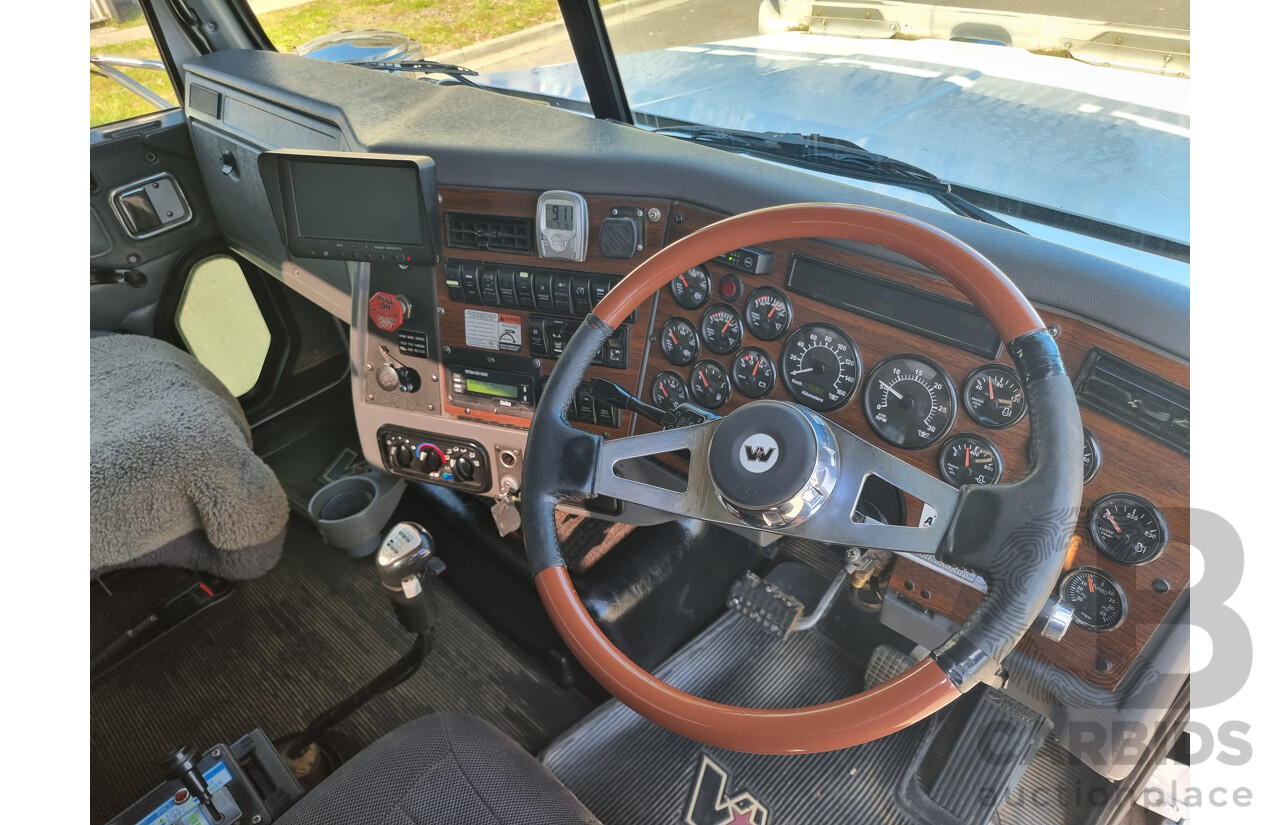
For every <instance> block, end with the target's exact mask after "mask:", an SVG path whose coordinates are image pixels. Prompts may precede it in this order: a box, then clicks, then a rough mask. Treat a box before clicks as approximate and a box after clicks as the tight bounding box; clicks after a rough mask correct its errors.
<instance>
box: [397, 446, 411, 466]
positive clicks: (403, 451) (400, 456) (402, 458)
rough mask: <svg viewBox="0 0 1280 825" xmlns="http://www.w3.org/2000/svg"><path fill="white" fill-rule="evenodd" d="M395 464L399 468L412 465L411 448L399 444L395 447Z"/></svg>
mask: <svg viewBox="0 0 1280 825" xmlns="http://www.w3.org/2000/svg"><path fill="white" fill-rule="evenodd" d="M395 459H396V464H398V465H400V466H401V467H409V466H411V465H412V464H413V448H412V447H410V446H409V445H408V444H401V445H400V446H399V447H396V452H395Z"/></svg>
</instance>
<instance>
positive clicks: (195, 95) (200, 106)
mask: <svg viewBox="0 0 1280 825" xmlns="http://www.w3.org/2000/svg"><path fill="white" fill-rule="evenodd" d="M187 102H188V103H190V104H191V108H192V109H195V110H196V111H197V112H204V113H205V114H206V115H209V116H210V117H220V116H221V111H220V110H221V108H222V95H220V94H218V93H217V92H215V91H214V90H213V89H210V88H208V87H205V86H201V85H199V84H196V83H192V84H191V88H190V92H189V93H188V95H187Z"/></svg>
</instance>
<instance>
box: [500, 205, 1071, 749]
mask: <svg viewBox="0 0 1280 825" xmlns="http://www.w3.org/2000/svg"><path fill="white" fill-rule="evenodd" d="M792 238H836V239H844V240H850V241H861V242H864V243H871V244H874V245H877V246H880V247H882V248H884V249H888V250H890V251H892V252H896V253H899V254H902V255H905V256H907V257H909V258H911V259H913V260H915V261H917V262H919V263H921V264H923V265H925V266H926V267H928V268H929V269H931V270H932V271H933V272H935V273H937V274H938V275H941V276H942V277H943V278H945V279H946V280H948V281H950V282H951V283H952V284H954V285H955V286H956V287H957V288H959V289H960V291H961V292H963V293H964V294H965V296H966V297H968V298H969V300H970V301H972V302H973V303H974V304H975V305H976V306H977V307H978V308H979V309H980V310H981V311H982V312H983V314H984V315H985V316H986V317H987V319H988V320H989V321H990V322H991V324H992V325H993V326H994V327H995V329H996V331H997V332H998V333H999V335H1000V338H1001V340H1003V341H1004V342H1005V344H1006V345H1007V346H1008V348H1009V353H1010V355H1011V357H1012V359H1013V362H1014V364H1015V366H1016V368H1017V370H1018V374H1019V375H1020V377H1021V378H1022V382H1023V385H1024V387H1025V388H1026V397H1027V406H1028V409H1029V415H1030V421H1031V453H1030V464H1031V466H1030V468H1029V469H1028V471H1027V473H1026V474H1025V475H1024V476H1023V477H1022V479H1020V480H1019V481H1018V482H1016V483H1013V484H1002V485H991V486H966V487H962V488H960V489H959V490H956V489H955V488H952V487H951V486H950V485H948V484H946V483H944V482H942V481H940V480H938V479H936V478H934V477H933V476H931V475H930V474H928V473H925V472H923V471H921V470H918V469H916V468H915V467H913V466H912V465H910V464H908V463H906V462H904V461H902V460H901V459H899V458H897V457H895V456H893V455H892V454H890V453H888V452H886V451H885V450H882V449H881V448H879V447H877V446H875V445H873V444H871V443H870V442H868V441H865V440H863V439H862V438H859V437H858V436H856V435H854V434H853V433H851V432H849V431H847V430H845V429H843V428H841V427H839V426H837V425H836V424H834V423H832V422H830V421H828V420H826V419H825V418H824V417H823V416H821V415H818V414H817V413H815V412H813V411H812V410H809V409H807V408H805V407H802V406H799V405H797V404H792V403H788V402H781V401H771V400H762V401H755V402H752V403H748V404H744V405H743V406H742V407H740V408H738V409H736V410H734V411H733V412H732V413H730V414H729V415H727V416H725V417H724V418H718V419H712V420H710V421H707V422H706V423H702V424H695V425H692V426H687V427H681V428H677V429H671V430H665V431H662V432H657V433H650V434H645V435H636V436H630V437H624V438H615V439H610V440H607V441H606V440H604V439H603V438H601V437H600V436H597V435H593V434H590V433H586V432H583V431H581V430H577V429H574V428H573V427H571V426H570V425H569V423H568V420H567V418H566V415H565V414H566V411H567V409H568V408H569V405H570V404H572V403H573V400H574V395H575V391H576V389H577V388H578V385H579V383H580V382H581V381H582V377H583V375H584V373H585V371H586V369H587V367H588V365H589V364H590V363H591V359H592V356H593V355H594V353H595V352H596V350H597V349H599V348H600V346H601V345H602V344H604V342H605V341H606V339H607V338H608V337H609V336H610V335H611V334H612V333H613V330H614V329H615V328H616V327H617V325H618V324H620V323H621V322H622V321H623V320H624V319H625V318H626V317H627V316H628V315H629V314H630V313H631V312H632V311H633V310H635V309H636V308H637V307H638V306H639V305H640V304H641V303H642V302H643V301H644V300H646V299H648V298H649V297H650V296H651V295H652V294H653V293H654V292H655V291H657V290H658V289H660V288H662V287H663V286H665V285H666V284H667V283H668V282H669V281H670V280H671V278H672V277H673V275H672V273H678V272H683V271H684V270H686V269H689V268H690V267H693V266H696V265H698V264H701V263H702V262H704V261H708V260H711V259H712V258H714V257H715V256H716V255H719V254H722V253H723V252H724V251H725V250H729V249H737V248H739V247H743V246H752V245H758V244H764V243H769V242H773V241H782V240H789V239H792ZM763 445H773V446H775V450H776V452H775V453H772V454H769V459H772V460H765V461H763V462H762V461H760V460H759V459H760V457H761V456H762V455H763V453H762V452H761V451H760V450H759V448H760V447H761V446H763ZM681 449H685V450H688V451H689V472H688V487H687V489H685V490H684V491H682V492H681V491H674V490H669V489H665V488H660V487H655V486H650V485H647V484H644V483H641V482H638V481H634V480H629V479H626V478H623V477H622V476H620V475H619V474H618V473H617V472H615V469H614V467H615V464H617V462H619V461H621V460H623V459H628V458H636V457H640V456H654V455H658V454H662V453H667V452H671V451H674V450H681ZM1083 449H1084V446H1083V438H1082V435H1081V429H1080V412H1079V409H1078V407H1077V406H1076V401H1075V394H1074V392H1073V389H1072V385H1071V382H1070V380H1069V379H1068V377H1067V375H1066V371H1065V369H1064V367H1063V364H1062V358H1061V356H1060V354H1059V353H1058V347H1057V345H1056V344H1055V343H1054V341H1053V338H1052V336H1050V334H1049V333H1048V332H1047V331H1046V330H1045V328H1044V324H1043V322H1042V321H1041V320H1040V317H1039V315H1038V314H1037V313H1036V311H1035V310H1034V309H1033V308H1032V307H1031V304H1030V303H1028V301H1027V299H1026V298H1025V297H1024V296H1023V295H1022V293H1021V292H1019V291H1018V288H1017V287H1015V286H1014V285H1013V283H1012V282H1010V281H1009V279H1008V278H1006V277H1005V276H1004V275H1003V274H1002V273H1001V272H1000V271H999V270H998V269H997V268H996V267H995V266H994V265H993V264H992V263H991V262H990V261H988V260H987V259H986V258H984V257H982V255H980V254H978V253H977V252H976V251H975V250H973V249H972V248H970V247H969V246H967V245H965V244H964V243H962V242H961V241H959V240H957V239H956V238H954V237H952V236H950V235H948V234H946V233H944V232H942V231H941V230H938V229H935V228H934V227H931V226H929V225H928V224H924V223H921V222H919V221H916V220H913V219H911V218H907V217H903V216H900V215H896V214H894V213H891V212H886V211H882V210H878V209H870V208H864V207H855V206H848V205H841V204H795V205H789V206H778V207H771V208H768V209H761V210H758V211H755V212H748V213H745V214H742V215H737V216H735V217H731V218H727V219H725V220H723V221H720V222H719V223H716V224H714V225H712V226H708V227H706V228H704V229H702V230H699V231H697V232H695V233H693V234H691V235H689V236H687V237H685V238H683V239H681V240H680V241H678V242H676V243H673V244H671V245H670V246H668V247H666V248H665V249H663V250H661V251H660V252H658V253H657V254H655V255H653V256H652V257H651V258H649V259H648V260H647V261H645V262H644V263H642V264H640V265H639V266H638V267H636V268H635V270H633V271H632V272H631V274H629V275H628V276H627V277H626V278H625V279H624V280H623V281H622V282H621V283H620V284H619V285H618V286H616V287H615V288H614V289H613V290H612V291H611V292H610V293H609V294H608V295H607V296H606V297H605V299H604V300H602V301H601V302H600V303H599V305H597V307H596V309H595V313H594V314H592V315H589V316H587V318H586V321H585V322H584V323H583V324H581V325H580V326H579V327H578V330H577V332H576V333H575V334H574V336H573V338H572V339H571V340H570V342H569V344H568V345H567V346H566V347H565V350H564V354H563V355H562V356H561V357H560V360H559V361H558V362H557V364H556V366H555V369H554V370H553V371H552V373H551V376H550V378H549V380H548V382H547V385H546V387H545V389H544V391H543V394H542V399H541V401H540V403H539V404H538V407H537V410H536V412H535V414H534V417H533V423H532V425H531V427H530V429H529V437H528V446H527V449H526V456H525V463H524V466H525V475H524V489H523V491H522V493H521V501H522V508H521V509H522V511H523V512H522V516H523V521H524V525H525V544H526V548H527V552H528V555H529V560H530V563H531V567H532V569H533V573H534V578H535V583H536V585H537V589H538V593H539V595H540V596H541V598H542V602H543V604H544V605H545V607H546V609H547V611H548V613H549V614H550V616H551V619H552V621H553V623H554V624H555V626H556V629H557V630H558V631H559V633H560V635H561V636H562V637H563V638H564V640H565V642H566V643H567V644H568V646H569V648H570V649H571V650H572V651H573V653H574V655H575V656H577V658H578V660H579V661H580V662H581V663H582V664H583V666H584V667H586V669H587V670H588V671H589V672H590V673H591V674H592V675H593V676H594V677H595V678H596V679H597V680H599V682H600V683H601V684H602V685H604V687H605V688H606V689H608V690H609V691H610V693H612V694H613V695H614V696H615V697H617V698H618V699H619V700H621V701H622V702H623V703H624V704H626V705H627V706H629V707H630V708H632V709H633V710H635V711H636V712H637V713H639V714H641V715H642V716H645V717H647V718H648V719H650V720H652V721H653V722H656V723H657V724H659V725H662V726H663V727H665V728H668V729H669V730H672V731H674V732H676V733H679V734H681V735H683V736H686V737H688V738H690V739H694V740H696V741H699V742H702V743H704V744H707V745H712V746H715V747H723V748H729V749H733V750H739V751H748V752H752V753H770V754H783V753H808V752H816V751H828V750H837V749H841V748H848V747H853V746H854V745H860V744H863V743H865V742H869V741H871V740H873V739H878V738H880V737H882V736H886V735H888V734H890V733H893V732H894V731H897V730H900V729H902V728H904V727H907V726H908V725H911V724H913V723H914V722H917V721H919V720H920V719H923V718H925V717H926V716H928V715H930V714H932V713H934V712H935V711H937V710H939V709H940V708H942V707H944V706H946V705H947V704H948V703H950V702H952V701H954V700H955V699H956V698H958V697H959V696H960V695H961V694H962V693H963V692H965V691H966V690H969V689H970V688H972V687H974V686H975V685H977V684H978V683H980V682H982V681H984V680H990V679H994V678H996V677H997V676H998V675H999V672H1000V662H1001V660H1003V659H1004V657H1005V656H1006V655H1007V654H1008V653H1009V652H1010V651H1011V650H1012V649H1013V647H1014V645H1016V644H1017V643H1018V640H1019V639H1021V638H1022V636H1023V634H1024V633H1026V632H1027V630H1028V629H1029V628H1030V627H1031V625H1032V623H1033V622H1034V621H1035V619H1036V617H1037V615H1038V614H1039V612H1040V610H1041V608H1042V607H1043V606H1044V604H1045V602H1046V600H1047V599H1048V597H1049V596H1050V594H1051V593H1052V592H1053V587H1054V584H1055V582H1056V580H1057V577H1058V574H1059V573H1060V572H1061V570H1062V567H1063V563H1064V560H1065V557H1066V554H1067V548H1068V544H1069V541H1070V538H1071V535H1072V531H1073V528H1074V525H1075V523H1076V517H1077V512H1078V508H1079V504H1080V496H1081V488H1082V484H1083V482H1082V474H1083V468H1082V462H1081V460H1080V456H1081V454H1082V451H1083ZM753 457H754V458H755V460H754V461H753V460H751V459H752V458H753ZM761 465H767V466H764V468H763V469H762V466H761ZM869 475H876V476H879V477H880V478H882V479H883V480H885V481H887V482H888V483H889V484H891V485H893V486H895V487H897V488H899V489H901V490H902V491H903V492H905V493H907V494H909V495H911V496H914V497H915V498H917V499H920V500H921V501H924V502H926V503H927V504H929V505H930V506H932V507H933V509H934V510H935V511H936V512H937V517H936V518H935V519H934V521H933V523H932V525H929V526H920V527H907V526H898V525H886V524H878V523H874V522H866V521H863V522H855V521H854V520H853V513H854V505H855V504H856V502H857V499H858V494H859V492H860V490H861V488H862V485H863V483H864V481H865V479H866V478H867V476H869ZM594 496H611V497H613V498H616V499H620V500H622V501H627V502H631V503H634V504H639V505H644V506H646V507H650V508H654V509H657V510H662V511H665V512H667V513H670V514H673V515H677V516H684V517H692V518H696V519H702V520H705V521H711V522H715V523H719V524H728V525H738V526H742V525H746V526H749V527H752V528H755V529H760V530H765V531H768V532H771V533H775V534H779V535H784V536H785V535H793V536H801V537H804V538H808V539H816V540H818V541H823V542H829V543H832V544H838V545H845V546H856V547H868V548H881V549H886V550H894V551H899V552H907V553H920V554H929V555H933V556H935V557H937V558H938V559H940V560H942V561H945V562H947V563H949V564H953V565H957V566H959V567H965V568H969V569H971V570H975V571H977V572H978V573H980V574H982V575H983V576H984V577H985V579H986V581H987V595H986V597H985V598H984V600H983V601H982V603H981V604H980V605H979V606H978V608H977V609H976V610H974V612H973V613H972V615H971V616H970V617H969V619H968V621H967V622H966V623H965V624H964V625H963V626H962V627H961V628H960V629H959V630H958V631H956V633H955V634H954V635H953V636H951V638H949V639H948V640H947V641H946V642H944V643H943V644H942V645H940V646H939V647H938V648H937V649H935V650H934V651H932V653H931V654H930V655H929V656H928V657H926V658H925V659H923V660H922V661H920V662H919V663H917V664H916V665H915V666H914V667H912V668H911V669H910V670H908V671H907V672H905V673H903V674H902V675H900V676H898V677H896V678H894V679H892V680H890V681H888V682H886V683H884V684H882V685H880V686H878V687H875V688H873V689H871V690H868V691H864V692H862V693H860V694H857V695H855V696H851V697H848V698H846V699H842V700H839V701H835V702H828V703H826V704H821V705H813V706H809V707H801V708H789V709H766V708H746V707H738V706H734V705H725V704H721V703H718V702H712V701H709V700H706V699H702V698H699V697H696V696H693V695H691V694H688V693H685V692H683V691H680V690H677V689H676V688H673V687H671V686H670V685H668V684H666V683H665V682H662V681H661V680H659V679H657V678H656V677H654V676H653V675H652V674H650V673H649V672H647V671H646V670H644V669H643V668H641V667H639V666H637V665H636V664H635V663H634V662H632V661H631V660H630V659H628V658H627V656H626V655H624V654H623V653H622V652H621V651H619V650H618V649H617V648H616V647H615V646H614V645H613V643H612V642H610V641H609V639H608V638H607V637H606V636H605V635H604V634H603V633H602V632H601V631H600V629H599V628H598V627H597V626H596V624H595V623H594V622H593V621H592V619H591V616H590V615H589V614H588V613H587V610H586V608H585V607H584V606H583V604H582V601H581V599H580V598H579V597H578V594H577V592H576V591H575V590H574V587H573V583H572V582H571V581H570V578H569V574H568V572H567V571H566V569H565V566H564V561H563V559H562V558H561V553H560V544H559V540H558V538H557V534H556V527H555V518H554V511H555V506H556V504H557V503H558V502H560V501H563V500H565V499H567V498H578V499H582V498H591V497H594Z"/></svg>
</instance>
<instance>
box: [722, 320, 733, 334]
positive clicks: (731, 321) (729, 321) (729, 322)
mask: <svg viewBox="0 0 1280 825" xmlns="http://www.w3.org/2000/svg"><path fill="white" fill-rule="evenodd" d="M732 323H733V319H732V318H730V319H729V320H728V321H725V322H724V326H722V327H720V334H721V335H724V333H725V330H727V329H728V328H729V325H730V324H732Z"/></svg>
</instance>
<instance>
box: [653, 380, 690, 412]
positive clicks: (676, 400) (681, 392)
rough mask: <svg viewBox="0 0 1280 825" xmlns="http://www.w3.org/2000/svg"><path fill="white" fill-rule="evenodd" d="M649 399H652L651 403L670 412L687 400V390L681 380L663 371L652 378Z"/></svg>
mask: <svg viewBox="0 0 1280 825" xmlns="http://www.w3.org/2000/svg"><path fill="white" fill-rule="evenodd" d="M649 397H650V398H652V399H653V403H655V404H657V405H658V406H659V407H661V408H662V409H664V410H667V411H668V412H670V411H671V410H674V409H675V408H676V407H678V406H680V405H681V404H683V403H684V402H686V401H688V400H689V390H688V389H687V388H686V387H685V385H684V379H683V378H681V377H680V376H678V375H676V374H675V373H674V372H671V371H670V370H664V371H663V372H660V373H658V374H657V375H655V376H654V378H653V386H652V387H651V388H650V389H649Z"/></svg>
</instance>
